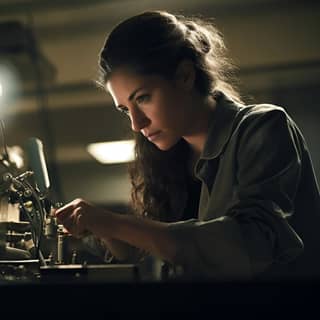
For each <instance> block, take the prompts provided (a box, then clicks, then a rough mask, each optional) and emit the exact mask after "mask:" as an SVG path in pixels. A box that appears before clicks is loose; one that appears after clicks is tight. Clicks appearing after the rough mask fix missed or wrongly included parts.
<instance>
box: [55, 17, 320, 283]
mask: <svg viewBox="0 0 320 320" xmlns="http://www.w3.org/2000/svg"><path fill="white" fill-rule="evenodd" d="M100 67H101V83H102V85H103V86H104V87H105V89H106V90H107V91H108V92H109V93H110V94H111V96H112V98H113V101H114V103H115V105H116V107H117V108H118V109H119V110H120V111H121V112H124V113H125V114H127V115H128V117H129V119H130V122H131V126H132V130H133V131H134V136H135V141H136V159H135V161H134V163H133V165H132V166H131V169H130V177H131V182H132V209H133V210H132V211H133V212H134V213H135V214H134V215H128V214H121V215H119V214H116V213H113V212H109V211H107V210H102V209H100V208H97V207H95V206H93V205H91V204H89V203H88V202H86V201H84V200H82V199H76V200H74V201H72V202H71V203H69V204H67V205H66V206H64V207H63V208H61V209H59V210H58V211H57V212H56V215H57V217H58V219H59V220H60V222H61V223H63V224H64V226H65V227H66V229H67V230H68V231H70V232H71V233H72V234H74V235H75V236H79V237H80V236H81V235H82V234H83V233H84V232H86V231H90V232H91V233H93V234H94V235H95V236H97V237H99V238H101V239H103V241H104V242H105V243H106V245H107V247H108V249H109V250H110V252H111V253H112V254H113V255H114V256H115V257H116V258H117V259H118V260H120V261H130V260H132V261H133V260H134V259H136V257H137V256H139V254H141V253H147V254H151V255H153V256H156V257H158V258H161V259H163V260H164V261H166V262H168V263H169V264H171V265H173V266H174V267H175V269H176V270H180V272H181V274H182V275H183V276H186V277H191V278H194V277H197V278H198V277H201V278H202V277H204V278H210V279H216V280H218V279H219V280H222V279H241V280H247V279H255V278H266V277H268V276H269V277H276V276H307V275H309V276H315V275H318V274H319V272H320V268H319V266H320V263H319V259H318V258H316V255H317V253H316V252H315V250H316V248H315V246H317V245H318V244H320V239H319V237H318V236H317V234H318V232H317V229H318V228H319V226H320V223H319V214H320V210H319V208H320V201H319V190H318V186H317V183H316V179H315V176H314V172H313V168H312V163H311V160H310V157H309V152H308V149H307V147H306V144H305V142H304V139H303V136H302V134H301V132H300V131H299V129H298V128H297V126H296V124H295V123H294V122H293V121H292V119H291V118H290V117H289V116H288V114H287V113H286V112H285V110H284V109H283V108H281V107H278V106H274V105H269V104H263V105H251V106H246V105H244V104H243V103H242V101H241V98H240V96H239V94H238V92H237V91H236V90H235V88H234V86H233V85H232V82H231V79H230V74H232V66H231V64H230V63H229V62H228V60H227V58H226V56H225V46H224V42H223V39H222V37H221V35H220V34H219V32H218V31H217V30H216V28H215V27H214V26H213V25H212V24H210V23H208V22H206V21H203V20H200V19H189V18H186V17H183V16H175V15H172V14H169V13H167V12H162V11H152V12H145V13H142V14H139V15H137V16H134V17H132V18H129V19H127V20H125V21H123V22H122V23H120V24H119V25H118V26H116V27H115V28H114V30H113V31H112V32H111V34H110V35H109V37H108V38H107V40H106V43H105V45H104V47H103V49H102V51H101V54H100ZM199 184H201V195H200V194H199V189H198V186H199ZM198 203H199V209H198ZM137 252H138V253H139V254H138V255H137ZM318 252H320V251H318Z"/></svg>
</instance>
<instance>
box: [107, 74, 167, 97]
mask: <svg viewBox="0 0 320 320" xmlns="http://www.w3.org/2000/svg"><path fill="white" fill-rule="evenodd" d="M165 85H166V80H165V79H164V78H163V77H162V76H160V75H144V74H139V73H136V72H133V71H131V70H130V69H128V68H121V69H120V68H119V69H117V70H115V71H114V72H113V73H112V74H111V75H110V77H109V79H108V81H107V82H106V89H107V91H109V92H110V94H111V95H112V96H113V98H118V99H120V98H123V97H124V98H125V97H128V95H130V93H131V92H133V91H134V90H136V89H137V88H145V89H152V88H154V87H163V86H165Z"/></svg>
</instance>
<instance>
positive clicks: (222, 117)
mask: <svg viewBox="0 0 320 320" xmlns="http://www.w3.org/2000/svg"><path fill="white" fill-rule="evenodd" d="M214 96H215V100H216V102H217V105H216V110H215V112H213V113H212V116H211V119H210V120H209V129H208V135H207V140H206V142H205V145H204V148H203V151H202V153H201V156H200V159H204V160H209V159H213V158H216V157H218V156H219V155H220V154H221V153H222V151H223V148H224V146H225V145H226V144H227V142H228V140H229V138H230V136H231V134H232V129H233V127H234V122H235V119H236V117H237V114H238V113H239V111H240V110H241V109H242V108H243V107H244V105H242V104H240V103H237V102H235V101H233V100H231V99H230V98H228V97H227V96H226V95H225V94H224V93H222V92H221V91H216V92H215V93H214ZM200 159H199V160H200Z"/></svg>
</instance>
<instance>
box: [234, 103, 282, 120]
mask: <svg viewBox="0 0 320 320" xmlns="http://www.w3.org/2000/svg"><path fill="white" fill-rule="evenodd" d="M240 116H241V118H242V119H243V120H252V119H260V118H265V117H283V118H287V117H288V114H287V112H286V110H285V109H284V108H283V107H280V106H277V105H274V104H269V103H263V104H254V105H247V106H243V108H242V109H241V112H240Z"/></svg>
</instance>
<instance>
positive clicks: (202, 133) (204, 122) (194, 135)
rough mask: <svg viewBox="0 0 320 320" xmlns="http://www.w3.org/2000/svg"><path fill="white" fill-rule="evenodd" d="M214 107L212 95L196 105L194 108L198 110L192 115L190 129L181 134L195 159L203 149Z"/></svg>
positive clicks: (214, 102)
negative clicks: (199, 104) (200, 104)
mask: <svg viewBox="0 0 320 320" xmlns="http://www.w3.org/2000/svg"><path fill="white" fill-rule="evenodd" d="M215 108H216V101H215V100H214V99H213V98H212V97H210V98H208V99H207V100H206V101H205V102H203V103H202V106H201V107H199V106H197V107H196V108H195V109H196V110H199V111H198V112H197V114H194V115H193V116H192V119H191V121H192V125H191V126H190V128H191V129H190V130H189V132H188V133H187V134H186V135H184V136H183V138H184V139H185V140H186V141H187V142H188V143H189V145H190V146H191V148H192V150H193V154H194V157H195V159H198V158H199V157H200V155H201V153H202V151H203V148H204V145H205V142H206V140H207V135H208V129H209V119H210V116H211V114H212V112H214V111H215Z"/></svg>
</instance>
